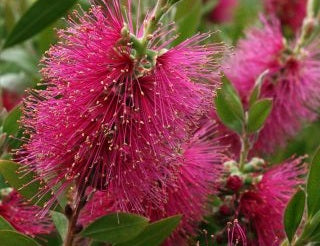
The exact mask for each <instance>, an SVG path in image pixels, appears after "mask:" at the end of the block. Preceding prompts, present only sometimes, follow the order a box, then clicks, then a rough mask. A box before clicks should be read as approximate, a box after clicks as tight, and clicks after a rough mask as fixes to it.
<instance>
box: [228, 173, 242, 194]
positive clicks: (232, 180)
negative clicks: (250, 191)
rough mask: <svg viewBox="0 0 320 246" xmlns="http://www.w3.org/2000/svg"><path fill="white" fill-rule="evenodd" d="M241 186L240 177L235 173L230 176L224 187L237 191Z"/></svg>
mask: <svg viewBox="0 0 320 246" xmlns="http://www.w3.org/2000/svg"><path fill="white" fill-rule="evenodd" d="M242 186H243V181H242V178H240V177H239V176H237V175H233V176H230V177H229V178H228V180H227V183H226V187H227V188H228V189H230V190H232V191H234V192H237V191H239V190H240V189H241V187H242Z"/></svg>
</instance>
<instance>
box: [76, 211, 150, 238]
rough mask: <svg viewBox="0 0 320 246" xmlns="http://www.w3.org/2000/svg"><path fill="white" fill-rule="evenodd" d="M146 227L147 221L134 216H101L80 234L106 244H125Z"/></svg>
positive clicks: (120, 214) (116, 214)
mask: <svg viewBox="0 0 320 246" xmlns="http://www.w3.org/2000/svg"><path fill="white" fill-rule="evenodd" d="M147 225H148V219H147V218H144V217H142V216H139V215H135V214H127V213H113V214H109V215H106V216H103V217H101V218H99V219H97V220H96V221H94V222H93V223H91V224H90V225H89V226H88V227H86V228H85V229H84V230H83V232H82V233H81V234H82V236H84V237H89V238H92V239H94V240H96V241H102V242H108V243H122V242H126V241H128V240H130V239H132V238H134V237H135V236H137V235H138V234H139V233H140V232H142V231H143V230H144V228H145V227H146V226H147Z"/></svg>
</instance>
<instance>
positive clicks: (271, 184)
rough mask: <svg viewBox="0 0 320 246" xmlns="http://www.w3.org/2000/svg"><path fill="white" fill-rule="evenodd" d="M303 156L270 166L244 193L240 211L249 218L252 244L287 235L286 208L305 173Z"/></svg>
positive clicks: (270, 242) (265, 244) (266, 245)
mask: <svg viewBox="0 0 320 246" xmlns="http://www.w3.org/2000/svg"><path fill="white" fill-rule="evenodd" d="M302 162H303V160H302V159H301V158H299V159H289V160H287V161H286V162H284V163H282V164H281V165H279V166H275V167H272V168H270V169H269V170H267V171H266V172H265V173H264V174H263V177H262V180H261V181H260V182H259V183H258V184H256V185H254V187H253V188H252V189H250V190H248V191H246V192H244V193H243V194H242V196H241V200H240V207H239V210H240V213H241V214H242V215H243V216H244V217H245V218H246V219H247V220H248V223H249V226H248V230H252V231H253V232H254V233H255V235H256V237H257V238H256V239H253V241H252V243H253V245H260V246H269V245H274V244H275V242H277V241H279V242H280V241H281V240H282V239H283V238H284V227H283V224H282V223H283V215H284V210H285V207H286V205H287V203H288V202H289V200H290V199H291V197H292V195H293V194H294V193H295V191H296V187H297V186H298V185H299V184H303V183H304V180H303V177H302V176H303V175H305V174H306V169H305V166H304V165H303V164H302Z"/></svg>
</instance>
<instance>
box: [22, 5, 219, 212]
mask: <svg viewBox="0 0 320 246" xmlns="http://www.w3.org/2000/svg"><path fill="white" fill-rule="evenodd" d="M99 2H101V1H99ZM130 6H131V5H130V1H129V9H128V13H130ZM151 16H152V15H151V14H150V15H148V16H147V18H151ZM125 21H128V28H129V29H130V31H131V33H136V36H137V37H138V38H139V37H141V35H142V34H143V31H144V30H143V25H142V27H139V26H138V27H137V28H134V27H133V24H132V22H133V21H132V19H131V14H129V15H128V16H124V15H123V14H122V12H121V7H120V1H119V0H110V1H103V4H102V5H100V6H99V5H98V4H95V5H93V6H92V8H91V10H90V11H89V13H83V15H81V16H80V15H77V16H76V17H75V18H74V19H71V20H70V21H69V28H68V29H67V30H64V31H60V32H59V38H60V41H59V42H58V44H57V45H55V46H53V47H52V48H51V49H50V50H49V52H48V53H47V55H46V57H45V59H44V61H43V63H42V65H43V66H44V68H43V70H42V75H43V77H44V83H43V85H45V86H46V90H44V91H32V92H30V96H29V98H28V99H27V100H26V101H25V107H24V117H23V119H22V122H23V124H24V125H25V135H27V136H29V137H30V138H29V140H28V141H27V143H26V144H24V145H23V147H22V149H21V151H20V152H19V153H18V158H19V160H20V162H21V163H22V164H24V165H26V166H27V167H29V168H31V169H32V170H36V172H37V173H38V174H39V175H40V178H42V179H45V180H47V182H48V185H47V187H48V189H52V188H53V187H57V186H59V188H58V189H57V192H56V193H57V194H56V195H59V193H61V192H63V190H65V189H66V187H68V186H69V185H70V184H72V183H73V182H76V183H77V184H78V185H80V184H81V186H85V187H86V186H91V187H93V188H94V189H98V190H108V192H111V193H112V194H113V198H114V199H115V200H116V201H118V202H119V203H122V206H123V207H121V208H122V209H124V210H127V209H128V208H127V207H125V206H130V207H134V208H135V209H136V210H137V211H139V210H141V209H142V208H141V206H140V203H141V202H140V200H141V197H144V196H147V195H148V196H150V199H154V200H155V201H154V202H155V203H156V202H157V201H156V200H157V199H158V197H159V192H157V189H155V188H152V186H153V184H154V182H155V181H157V182H160V183H162V182H165V181H164V175H163V173H166V172H168V171H169V169H170V168H172V167H170V168H169V167H168V166H167V165H166V164H164V163H165V161H164V159H168V158H170V156H171V155H172V153H173V150H175V149H176V148H177V146H178V145H179V144H180V142H181V141H183V140H185V139H188V136H189V134H190V132H191V129H192V128H193V126H194V125H196V122H197V117H198V116H199V117H200V116H201V115H202V114H203V113H204V112H206V110H207V108H209V105H210V101H211V96H212V89H213V88H214V83H215V79H216V77H217V76H216V72H215V71H216V67H217V66H216V64H215V62H214V60H213V59H214V56H215V55H217V53H218V52H220V48H217V47H216V46H215V45H201V44H200V43H201V42H202V41H203V40H204V39H206V37H207V36H208V35H197V36H195V37H193V38H191V39H189V40H187V41H185V42H183V43H182V44H180V45H178V46H176V47H175V48H173V49H171V50H169V51H166V50H164V48H165V47H167V45H168V44H169V43H170V42H171V41H172V38H171V39H170V33H171V32H172V26H170V30H169V31H168V29H167V27H159V28H158V29H157V30H156V31H155V33H154V34H153V35H152V36H150V41H149V47H148V48H149V49H152V50H154V51H156V52H159V51H161V53H159V56H158V57H156V65H155V66H154V67H153V68H152V69H151V70H146V69H144V70H141V63H147V62H148V61H144V60H143V59H142V61H141V63H138V64H137V60H135V59H133V58H132V53H131V52H132V49H133V48H132V43H130V40H129V39H127V36H124V34H123V28H124V27H125V25H124V22H125ZM146 21H148V19H146ZM135 29H137V31H135ZM168 35H169V38H168V41H165V38H166V37H168ZM143 65H147V64H143ZM196 82H199V83H196ZM202 82H206V85H204V83H202ZM209 84H211V85H209ZM212 85H213V86H212ZM166 182H167V181H166ZM151 184H152V185H151ZM128 189H131V190H132V192H127V190H128ZM45 192H47V190H44V191H42V193H45ZM51 202H52V201H51ZM128 203H130V204H128ZM49 205H50V204H49Z"/></svg>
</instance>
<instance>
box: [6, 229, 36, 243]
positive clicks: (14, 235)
mask: <svg viewBox="0 0 320 246" xmlns="http://www.w3.org/2000/svg"><path fill="white" fill-rule="evenodd" d="M0 244H1V246H40V244H38V243H37V242H36V241H35V240H33V239H32V238H30V237H27V236H26V235H23V234H21V233H18V232H15V231H8V230H1V231H0Z"/></svg>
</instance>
